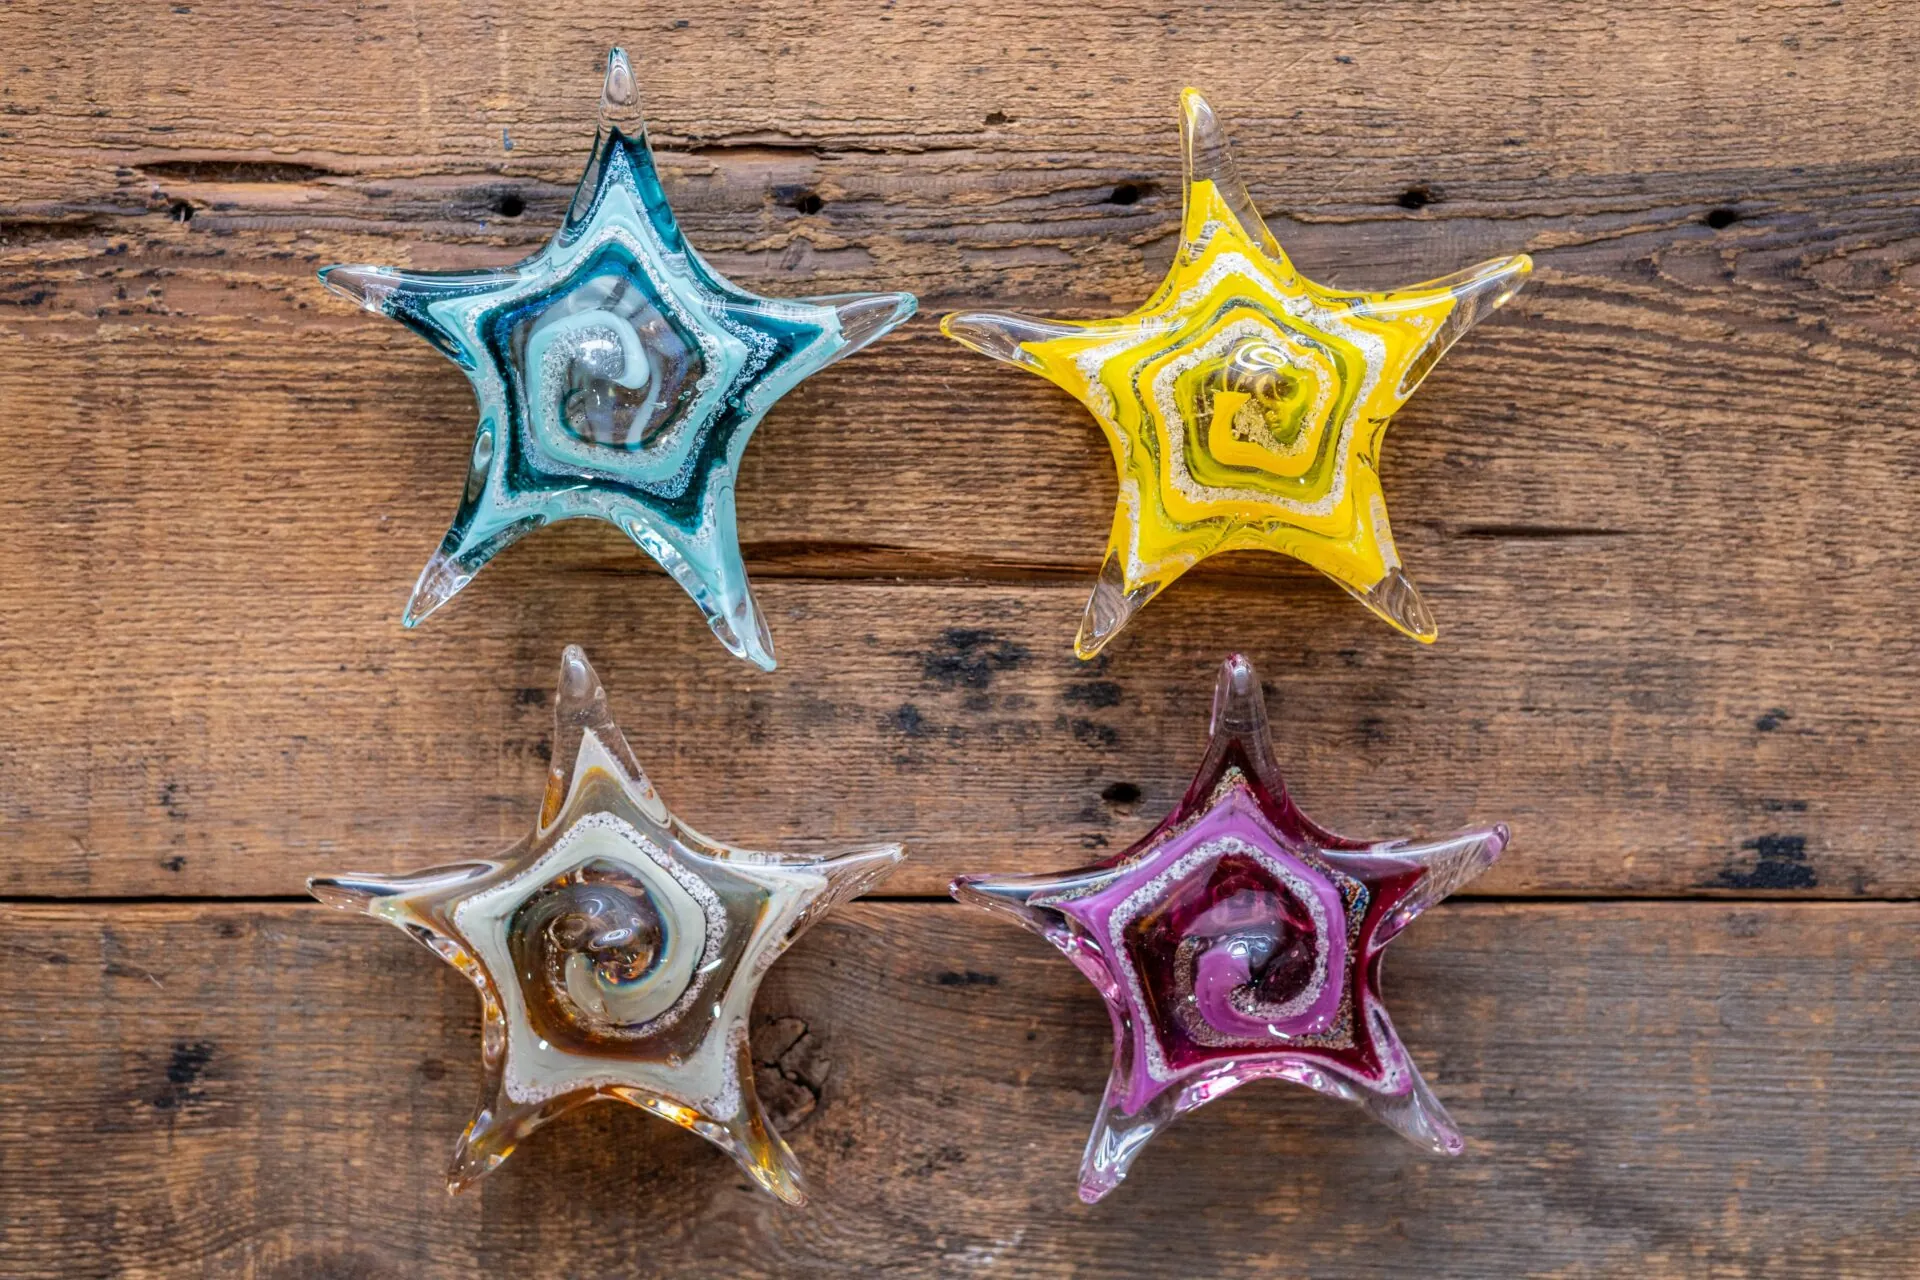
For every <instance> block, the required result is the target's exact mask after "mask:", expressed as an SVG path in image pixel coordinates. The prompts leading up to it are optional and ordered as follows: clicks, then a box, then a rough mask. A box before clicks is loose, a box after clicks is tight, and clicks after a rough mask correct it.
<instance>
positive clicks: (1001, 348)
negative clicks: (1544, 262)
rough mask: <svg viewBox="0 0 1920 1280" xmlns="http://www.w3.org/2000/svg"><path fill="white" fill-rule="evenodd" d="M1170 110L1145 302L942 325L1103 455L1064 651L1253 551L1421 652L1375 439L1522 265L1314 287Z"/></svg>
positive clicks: (1196, 120)
mask: <svg viewBox="0 0 1920 1280" xmlns="http://www.w3.org/2000/svg"><path fill="white" fill-rule="evenodd" d="M1180 106H1181V116H1180V125H1181V129H1180V133H1181V142H1182V144H1183V149H1184V151H1185V155H1186V188H1185V206H1186V208H1185V217H1184V220H1183V224H1182V226H1181V233H1180V247H1179V250H1178V251H1177V252H1176V253H1175V254H1174V259H1173V266H1172V268H1171V269H1170V270H1169V271H1168V272H1167V277H1166V279H1165V280H1163V281H1162V282H1161V284H1160V287H1159V288H1158V289H1157V290H1155V291H1154V294H1153V296H1152V297H1151V298H1149V299H1148V300H1147V301H1146V303H1145V304H1144V305H1143V306H1141V307H1140V308H1139V309H1138V310H1136V311H1134V312H1132V313H1131V314H1128V315H1125V316H1121V317H1119V318H1118V319H1113V320H1090V321H1068V320H1042V319H1036V318H1033V317H1028V316H1018V315H1009V314H1006V313H1003V312H992V311H961V312H955V313H954V314H952V315H949V316H947V317H946V318H945V319H944V320H943V321H942V322H941V326H940V327H941V330H942V331H943V332H945V333H946V334H947V336H948V337H951V338H953V339H955V340H957V341H959V342H961V343H964V344H965V345H967V346H969V347H972V348H973V349H974V350H976V351H979V352H981V353H983V354H985V355H990V356H993V357H994V358H995V359H998V360H1005V361H1007V362H1008V363H1010V364H1016V365H1019V366H1021V367H1022V368H1024V369H1029V370H1031V371H1033V372H1035V373H1038V374H1040V375H1041V376H1043V377H1045V378H1048V379H1050V380H1051V381H1053V382H1055V383H1057V384H1058V385H1059V386H1061V387H1063V388H1065V389H1066V390H1067V391H1070V392H1072V393H1073V394H1074V395H1075V396H1077V397H1078V398H1079V399H1080V400H1081V402H1082V403H1084V404H1085V405H1086V406H1087V408H1088V409H1089V410H1091V411H1092V413H1093V416H1094V417H1095V418H1096V419H1097V420H1098V421H1099V423H1100V426H1101V428H1102V429H1103V430H1104V431H1105V432H1106V434H1107V440H1108V442H1109V443H1110V444H1111V445H1112V446H1113V456H1114V462H1115V464H1116V465H1117V466H1118V468H1119V472H1120V501H1119V504H1118V506H1117V507H1116V509H1115V511H1114V516H1113V531H1112V533H1111V534H1110V535H1109V537H1108V540H1107V555H1106V560H1105V562H1104V563H1103V564H1102V565H1101V567H1100V578H1099V581H1098V582H1096V583H1095V584H1094V589H1093V598H1092V599H1091V600H1089V601H1088V602H1087V612H1086V616H1085V618H1084V619H1083V620H1082V621H1081V623H1080V634H1079V636H1078V637H1077V638H1076V639H1075V641H1074V649H1075V651H1076V652H1077V653H1078V654H1079V655H1080V656H1081V657H1082V658H1091V657H1092V656H1093V655H1094V654H1096V653H1098V652H1099V651H1100V649H1101V647H1102V646H1103V645H1105V644H1106V643H1107V641H1109V640H1111V639H1112V638H1113V637H1114V635H1115V634H1116V633H1117V632H1118V631H1119V630H1120V629H1121V627H1123V626H1125V625H1126V623H1127V620H1128V619H1130V618H1131V617H1132V616H1133V615H1134V614H1135V613H1136V612H1138V611H1139V609H1140V607H1141V606H1142V605H1144V604H1146V602H1147V601H1148V600H1151V599H1152V598H1153V597H1154V596H1155V595H1158V594H1159V593H1160V591H1161V590H1162V589H1163V588H1165V587H1166V585H1167V584H1168V583H1170V582H1172V581H1173V580H1174V579H1175V578H1177V577H1179V576H1180V575H1181V574H1182V573H1185V572H1186V571H1187V570H1188V569H1190V568H1192V567H1193V566H1194V565H1196V564H1198V563H1199V562H1200V561H1202V560H1204V559H1205V558H1206V557H1208V556H1210V555H1212V554H1213V553H1214V552H1216V551H1229V550H1236V549H1240V548H1248V547H1252V548H1259V549H1263V550H1268V551H1279V552H1284V553H1285V554H1287V555H1291V556H1295V557H1297V558H1299V559H1301V560H1304V561H1306V562H1307V563H1308V564H1310V565H1312V566H1313V567H1314V568H1316V569H1318V570H1320V571H1321V572H1322V573H1324V574H1326V575H1327V576H1328V577H1330V578H1332V579H1333V580H1334V581H1335V582H1337V583H1339V584H1340V585H1341V586H1342V587H1345V588H1346V589H1347V590H1348V591H1349V592H1351V593H1353V595H1354V596H1356V597H1358V598H1359V600H1360V601H1361V602H1362V603H1363V604H1365V605H1366V606H1367V607H1368V608H1370V609H1372V610H1373V611H1374V612H1375V613H1377V614H1379V615H1380V616H1381V617H1383V618H1385V619H1386V620H1387V621H1388V622H1390V623H1392V624H1393V625H1394V626H1395V627H1398V628H1399V629H1400V630H1402V631H1404V632H1406V633H1407V634H1408V635H1410V636H1413V637H1414V638H1415V639H1418V640H1422V641H1431V640H1432V639H1433V638H1434V637H1435V635H1437V634H1438V633H1437V631H1436V630H1435V628H1434V625H1433V617H1432V615H1431V614H1429V613H1428V612H1427V608H1426V605H1425V604H1424V603H1423V602H1422V601H1421V599H1420V594H1419V592H1417V591H1415V590H1414V588H1413V584H1412V583H1411V582H1409V581H1408V580H1407V577H1406V575H1405V574H1404V573H1402V572H1401V570H1400V557H1399V555H1398V554H1397V553H1396V552H1395V551H1394V546H1393V534H1392V532H1391V531H1390V530H1389V528H1388V526H1387V508H1386V502H1385V500H1384V499H1383V497H1382V495H1381V490H1380V476H1379V462H1380V442H1381V436H1382V435H1383V434H1384V433H1385V431H1386V427H1387V423H1388V421H1389V420H1390V419H1391V418H1392V417H1393V415H1394V412H1395V411H1396V410H1398V409H1399V408H1400V406H1401V405H1403V404H1405V403H1406V401H1407V397H1409V396H1411V395H1412V394H1413V391H1414V388H1415V387H1417V386H1419V385H1420V381H1421V379H1423V378H1425V377H1426V375H1427V371H1428V370H1430V369H1432V368H1433V366H1434V363H1435V362H1436V361H1438V360H1439V359H1440V357H1441V356H1442V355H1444V354H1445V353H1446V350H1447V348H1448V347H1450V346H1452V345H1453V344H1454V342H1455V341H1457V340H1458V339H1459V337H1460V335H1462V334H1463V333H1465V332H1466V331H1467V330H1468V329H1470V328H1472V327H1473V326H1474V325H1475V324H1476V323H1478V322H1479V321H1480V320H1481V319H1483V318H1485V317H1486V316H1488V315H1490V314H1491V313H1492V312H1493V311H1494V310H1495V309H1496V308H1498V307H1499V306H1501V305H1502V304H1503V303H1505V302H1506V301H1507V300H1508V299H1509V298H1511V297H1513V295H1514V294H1515V293H1517V292H1518V291H1519V289H1520V286H1521V285H1522V284H1523V283H1525V281H1526V277H1527V274H1528V273H1529V272H1531V271H1532V270H1533V262H1532V260H1531V259H1529V258H1528V257H1527V256H1526V255H1525V254H1520V255H1518V256H1515V257H1511V258H1498V259H1494V260H1492V261H1490V262H1484V263H1481V264H1480V265H1479V266H1477V267H1471V268H1469V269H1467V270H1465V271H1461V272H1458V273H1456V274H1454V275H1450V276H1446V277H1443V278H1442V279H1439V280H1433V281H1429V282H1428V283H1426V284H1420V285H1414V286H1413V287H1411V288H1407V289H1396V290H1393V291H1391V292H1388V293H1361V292H1355V291H1350V290H1338V289H1329V288H1327V287H1325V286H1323V285H1318V284H1314V283H1313V282H1312V281H1310V280H1308V279H1307V278H1306V277H1304V276H1302V275H1301V274H1300V273H1299V272H1298V271H1296V270H1295V269H1294V266H1293V263H1292V262H1290V261H1289V260H1288V259H1287V255H1286V254H1285V253H1284V252H1282V250H1281V248H1280V245H1279V244H1278V243H1277V242H1276V241H1275V240H1274V238H1273V234H1272V233H1271V232H1269V231H1268V230H1267V227H1266V224H1265V223H1264V222H1262V221H1261V219H1260V214H1259V213H1258V211H1256V210H1255V209H1254V207H1253V200H1252V198H1251V197H1250V196H1249V195H1248V194H1247V190H1246V187H1245V186H1244V185H1243V184H1242V183H1241V181H1240V178H1239V175H1238V173H1237V172H1236V171H1235V169H1234V165H1233V158H1232V156H1231V155H1230V154H1229V152H1228V149H1227V139H1226V133H1225V131H1224V130H1223V129H1222V128H1221V126H1220V123H1219V121H1218V120H1217V119H1216V118H1215V116H1214V114H1213V111H1212V109H1211V108H1210V107H1208V106H1207V104H1206V101H1205V99H1203V98H1202V97H1201V96H1200V95H1199V94H1198V93H1196V92H1195V91H1194V90H1192V89H1188V90H1186V91H1185V92H1184V93H1182V94H1181V96H1180Z"/></svg>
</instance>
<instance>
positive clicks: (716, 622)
mask: <svg viewBox="0 0 1920 1280" xmlns="http://www.w3.org/2000/svg"><path fill="white" fill-rule="evenodd" d="M639 101H640V96H639V91H638V89H637V87H636V82H635V80H634V74H633V67H632V66H631V65H630V64H629V63H628V61H627V55H626V54H625V53H624V52H622V51H621V50H619V49H615V50H613V52H612V53H611V54H610V55H609V56H608V58H607V78H606V88H605V91H604V93H603V94H602V97H601V108H600V131H599V136H598V137H597V138H596V140H595V142H594V150H593V159H592V161H591V163H589V164H588V166H587V171H586V173H585V175H584V176H582V178H581V179H580V185H579V187H578V189H577V190H576V191H575V193H574V197H573V203H572V205H571V207H570V208H569V209H568V211H567V218H566V222H565V224H564V225H562V226H561V228H560V230H559V232H558V233H557V234H556V235H555V236H554V238H553V239H552V240H551V241H549V242H548V244H547V246H546V247H545V248H544V249H542V250H541V251H540V252H539V253H536V254H534V255H533V256H532V257H531V258H528V259H526V260H525V261H523V262H520V263H518V264H516V265H514V266H511V267H504V268H500V269H497V270H475V271H402V270H400V269H398V268H394V267H374V266H331V267H327V268H325V269H323V270H322V271H321V272H320V279H321V281H322V282H323V283H325V284H326V286H327V287H328V288H329V289H332V290H333V291H334V292H336V293H340V294H343V295H345V296H346V297H349V298H352V299H354V300H355V301H356V302H358V303H359V304H360V305H361V306H362V307H364V308H366V309H367V310H369V311H376V312H379V313H381V314H382V315H387V316H391V317H392V318H394V319H395V320H398V321H400V322H401V323H402V324H404V325H406V326H407V327H408V328H410V329H412V330H413V331H414V332H416V333H418V334H419V335H420V336H421V337H423V338H425V339H426V340H427V341H428V342H430V343H432V344H433V346H434V347H435V348H437V349H438V350H439V351H440V352H441V353H442V354H444V355H446V356H447V357H448V358H450V359H451V360H452V361H453V362H454V363H455V364H457V365H459V366H460V368H461V369H462V370H464V371H465V372H466V375H467V378H468V380H469V381H470V382H471V383H472V384H473V392H474V396H475V398H476V399H477V400H478V401H479V409H480V420H479V425H478V426H477V428H476V429H475V432H474V438H473V453H472V457H471V461H470V466H469V470H468V474H467V482H466V488H465V489H464V491H463V492H462V493H461V495H460V505H459V509H458V511H457V512H456V513H455V514H454V518H453V526H452V527H451V528H450V529H448V530H447V536H446V538H445V539H444V540H442V542H441V544H440V549H439V550H438V551H437V552H435V553H434V555H433V558H432V559H431V560H429V561H428V562H427V567H426V569H425V570H424V571H423V572H422V573H421V574H420V581H419V583H418V584H417V585H416V586H415V587H414V589H413V598H412V600H410V601H409V602H408V604H407V609H406V613H405V615H404V616H403V618H402V621H403V622H404V623H405V624H406V625H407V626H409V627H411V626H414V625H417V624H418V623H419V622H421V621H422V620H423V619H425V618H426V617H427V615H428V614H430V613H432V612H433V611H434V610H435V609H437V608H439V607H440V606H441V605H443V604H445V603H446V602H447V601H448V600H449V599H451V598H452V597H453V596H454V594H455V593H457V592H458V591H459V590H460V589H461V588H462V587H464V586H466V585H467V583H468V582H469V581H471V580H472V578H473V575H474V574H476V573H478V572H479V571H480V568H481V566H483V565H485V564H486V563H487V562H488V561H489V560H491V559H493V557H494V556H496V555H498V554H500V552H501V551H503V550H505V549H506V548H507V547H509V546H511V545H512V544H513V543H515V542H517V541H519V540H520V539H521V538H523V537H525V536H526V535H527V534H529V533H531V532H533V531H534V530H535V529H538V528H540V527H541V526H542V525H546V524H550V523H552V522H553V521H556V520H572V519H580V518H592V519H596V520H604V521H606V522H607V523H609V524H611V525H613V526H615V527H616V528H618V529H619V530H621V532H623V533H625V534H626V535H627V536H628V537H629V538H631V539H632V540H633V541H634V542H635V543H637V544H638V545H639V547H640V549H641V550H643V551H645V552H646V553H647V554H648V555H650V556H652V557H653V558H654V559H655V560H657V561H659V562H660V564H661V565H662V566H663V567H664V568H665V569H666V570H667V572H668V573H670V574H672V575H673V577H674V579H675V580H676V581H678V582H679V583H680V585H681V586H682V587H684V588H685V589H686V592H687V594H688V595H690V596H692V597H693V600H694V603H695V604H697V605H699V606H700V610H701V612H702V613H704V614H705V615H706V617H707V622H708V624H709V625H711V626H712V628H713V631H714V634H715V635H717V636H718V637H719V638H720V642H721V643H722V644H724V645H726V647H727V648H728V650H729V651H731V652H732V653H734V654H735V655H737V656H739V657H744V658H747V659H749V660H751V661H752V662H754V663H756V664H758V665H759V666H761V667H764V668H767V669H769V670H770V669H772V667H773V665H774V660H773V646H772V642H771V641H770V639H769V638H768V635H767V629H766V623H765V620H764V619H763V618H762V616H761V614H760V612H759V610H758V609H757V608H755V606H754V602H753V594H752V591H751V590H750V588H749V585H748V583H747V574H746V569H745V567H744V566H743V565H742V564H741V561H740V540H739V535H738V534H737V533H736V532H735V525H734V492H733V490H734V482H735V480H736V478H737V476H738V474H739V469H740V457H741V454H742V453H743V452H744V451H745V449H746V447H747V440H748V438H749V437H751V436H752V434H753V429H754V427H756V426H757V425H759V422H760V419H761V418H762V417H763V416H765V414H766V412H767V410H768V409H770V408H772V406H773V403H774V401H776V400H778V399H779V398H780V397H781V396H783V395H785V394H786V393H787V392H788V391H790V390H791V389H792V388H793V387H794V386H796V385H798V384H799V382H800V381H801V379H803V378H805V377H806V376H807V375H809V374H811V373H815V372H817V371H819V370H820V369H823V368H825V367H826V366H827V365H829V364H832V363H833V362H834V361H836V360H839V359H841V358H842V357H845V356H848V355H851V354H853V353H854V352H855V351H858V350H860V349H861V348H862V347H864V346H866V345H867V344H868V343H871V342H873V341H874V340H875V339H876V338H879V337H880V336H881V335H882V334H885V333H887V332H888V331H890V330H891V329H893V328H894V327H896V326H897V325H899V324H901V323H902V322H903V321H905V320H906V319H907V317H909V316H911V315H912V314H913V310H914V306H915V300H914V297H913V295H912V294H909V293H849V294H837V295H833V296H828V297H818V298H791V299H787V298H763V297H761V296H760V295H758V294H755V293H751V292H748V291H747V290H745V289H742V288H740V287H739V286H738V285H736V284H733V283H732V282H731V281H729V280H727V279H726V278H725V277H724V276H722V275H721V274H720V273H719V272H718V271H716V270H714V269H713V267H712V266H710V265H709V264H708V263H707V262H706V261H705V260H704V259H703V258H701V256H700V255H699V253H697V252H696V251H695V250H694V248H693V246H692V245H690V244H688V243H687V240H686V237H685V236H683V235H682V234H681V231H680V227H679V224H678V223H677V222H676V221H675V219H674V216H673V210H672V209H671V208H669V207H668V205H667V200H666V196H665V194H664V193H663V192H662V190H661V187H660V177H659V174H658V173H657V172H656V170H655V167H654V160H653V152H652V150H651V149H650V148H649V146H648V144H647V133H646V126H645V124H644V123H643V122H642V120H641V116H640V106H639Z"/></svg>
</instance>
